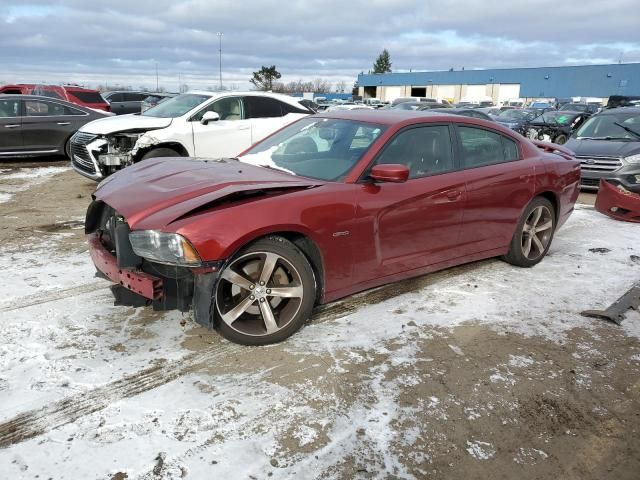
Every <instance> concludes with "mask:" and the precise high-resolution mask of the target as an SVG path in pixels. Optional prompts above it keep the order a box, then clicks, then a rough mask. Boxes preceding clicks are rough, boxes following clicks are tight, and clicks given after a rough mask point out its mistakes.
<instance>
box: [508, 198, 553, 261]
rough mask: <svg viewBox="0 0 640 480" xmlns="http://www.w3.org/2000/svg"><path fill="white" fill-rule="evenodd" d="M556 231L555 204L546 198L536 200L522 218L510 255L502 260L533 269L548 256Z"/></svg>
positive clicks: (530, 204)
mask: <svg viewBox="0 0 640 480" xmlns="http://www.w3.org/2000/svg"><path fill="white" fill-rule="evenodd" d="M555 229H556V214H555V208H554V207H553V204H552V203H551V202H550V201H549V200H547V199H546V198H544V197H536V198H534V199H533V200H531V202H530V203H529V205H527V208H525V210H524V213H523V214H522V217H520V221H519V222H518V225H517V227H516V232H515V233H514V235H513V239H512V240H511V245H510V247H509V253H507V254H506V255H505V256H504V257H502V259H503V260H504V261H506V262H508V263H510V264H511V265H515V266H517V267H525V268H529V267H533V266H534V265H536V264H537V263H538V262H540V260H542V259H543V258H544V256H545V255H546V254H547V251H548V250H549V247H550V246H551V240H552V239H553V234H554V233H555Z"/></svg>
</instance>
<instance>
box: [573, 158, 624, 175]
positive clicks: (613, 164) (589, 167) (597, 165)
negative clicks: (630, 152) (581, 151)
mask: <svg viewBox="0 0 640 480" xmlns="http://www.w3.org/2000/svg"><path fill="white" fill-rule="evenodd" d="M577 158H578V160H580V168H582V170H584V171H585V172H613V171H614V170H617V169H619V168H620V167H621V166H622V160H620V159H619V158H609V157H577Z"/></svg>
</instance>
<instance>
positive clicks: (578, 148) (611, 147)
mask: <svg viewBox="0 0 640 480" xmlns="http://www.w3.org/2000/svg"><path fill="white" fill-rule="evenodd" d="M564 146H565V147H567V148H569V149H571V150H573V151H574V152H575V153H576V155H578V156H580V157H588V156H594V157H628V156H630V155H635V154H636V153H640V141H638V142H616V141H615V140H578V139H576V138H570V139H569V141H568V142H567V143H565V145H564Z"/></svg>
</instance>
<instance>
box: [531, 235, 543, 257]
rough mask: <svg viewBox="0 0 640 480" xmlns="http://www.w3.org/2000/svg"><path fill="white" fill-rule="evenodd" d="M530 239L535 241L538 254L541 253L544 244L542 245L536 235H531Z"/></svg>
mask: <svg viewBox="0 0 640 480" xmlns="http://www.w3.org/2000/svg"><path fill="white" fill-rule="evenodd" d="M531 239H532V240H533V243H535V245H536V248H537V249H538V254H541V253H542V252H543V251H544V246H543V245H542V242H541V241H540V239H539V238H538V236H537V235H532V236H531Z"/></svg>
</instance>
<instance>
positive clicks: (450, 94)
mask: <svg viewBox="0 0 640 480" xmlns="http://www.w3.org/2000/svg"><path fill="white" fill-rule="evenodd" d="M456 87H457V85H438V86H437V88H436V89H435V90H436V93H435V94H434V95H433V96H434V97H436V98H438V99H443V98H450V99H455V98H456V91H460V89H459V88H456Z"/></svg>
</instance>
